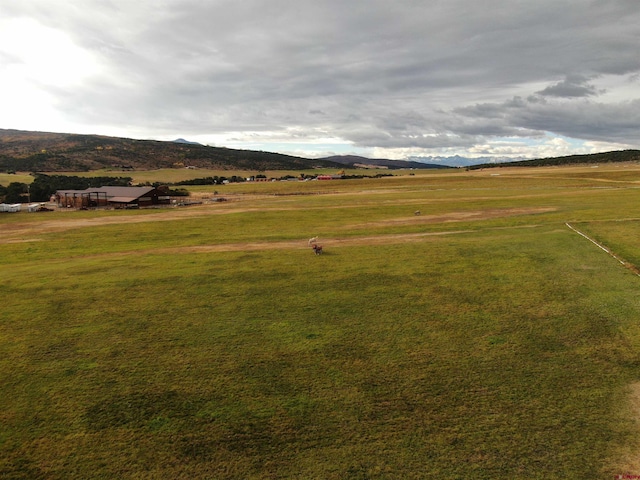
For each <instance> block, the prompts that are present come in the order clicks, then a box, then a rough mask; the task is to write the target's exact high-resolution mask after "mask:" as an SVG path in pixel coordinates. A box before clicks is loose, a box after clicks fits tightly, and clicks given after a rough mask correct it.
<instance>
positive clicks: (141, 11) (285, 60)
mask: <svg viewBox="0 0 640 480" xmlns="http://www.w3.org/2000/svg"><path fill="white" fill-rule="evenodd" d="M0 13H1V14H3V15H5V16H10V17H15V18H18V17H20V16H23V17H25V16H26V17H29V18H34V19H36V20H37V21H39V22H40V23H42V24H43V25H47V26H49V27H51V28H56V29H59V30H61V31H64V32H66V33H67V34H68V35H69V36H70V37H71V38H72V39H73V40H74V42H75V43H76V44H77V45H80V46H82V47H83V48H85V49H87V50H89V51H90V52H92V54H93V55H94V56H95V58H97V59H98V62H99V64H100V65H101V71H100V73H99V74H98V75H95V76H93V77H92V78H91V79H88V80H85V81H84V82H83V83H82V85H80V86H73V88H67V89H65V88H64V87H61V86H56V87H55V88H53V87H51V88H50V89H49V92H50V93H52V94H53V95H54V96H55V98H57V100H58V106H59V108H60V109H62V110H63V111H64V113H65V115H67V117H68V118H70V119H73V120H74V121H76V122H80V123H81V122H85V123H95V124H116V125H117V124H120V125H124V126H126V125H137V126H144V127H145V128H146V129H147V130H148V131H149V132H150V134H151V132H155V133H156V134H163V133H172V132H186V133H187V134H188V133H191V134H193V135H195V134H213V133H224V132H242V131H254V132H256V131H265V132H266V131H271V132H285V131H286V130H287V129H291V128H296V129H299V130H301V131H305V130H306V131H308V132H310V133H309V134H308V135H309V136H310V137H311V136H313V133H311V132H314V131H315V130H317V129H320V130H322V131H323V132H324V133H325V134H327V135H331V136H334V137H338V138H342V139H344V140H346V141H350V142H353V143H354V144H356V145H361V146H367V147H389V148H405V147H406V148H409V147H417V148H426V149H430V148H444V147H460V148H465V147H468V146H472V145H473V144H475V143H477V142H486V141H489V140H490V139H491V138H494V137H504V136H521V137H524V136H536V135H542V134H543V133H544V132H553V133H556V134H560V135H569V136H573V135H575V136H577V138H581V139H585V140H603V141H616V142H622V143H628V144H637V142H638V138H637V133H636V132H637V131H638V128H639V127H640V120H639V119H638V116H637V115H636V114H635V113H634V111H633V109H634V108H635V107H637V98H640V93H639V92H640V88H639V87H638V84H637V81H636V83H635V86H634V89H633V90H632V91H633V92H634V95H635V96H634V97H633V98H628V99H627V100H626V102H625V101H621V100H620V99H615V100H606V99H604V97H603V96H602V94H603V93H604V92H605V91H606V92H609V93H610V92H611V88H610V87H609V85H608V84H607V81H608V79H610V78H611V77H612V76H613V77H620V78H622V77H631V76H632V75H637V74H638V73H639V72H640V55H638V50H637V39H638V38H640V27H639V26H640V9H638V8H637V4H636V3H635V1H623V0H607V1H604V0H564V1H557V0H554V1H551V0H538V1H536V2H532V1H505V0H500V1H498V0H487V1H484V2H477V1H475V0H447V1H444V0H434V1H430V2H423V1H414V0H400V1H396V2H389V1H387V0H369V1H358V0H354V1H352V2H344V1H342V0H315V1H310V0H297V1H292V0H272V1H269V2H267V1H258V0H243V1H237V0H233V1H231V0H217V1H210V2H202V1H195V0H193V1H182V0H181V1H178V0H174V1H168V0H164V1H158V2H147V1H141V2H129V1H124V0H120V1H116V0H113V1H108V0H105V1H97V0H92V1H86V2H65V3H60V2H55V4H54V2H49V1H45V0H41V1H40V0H32V1H29V0H27V1H24V2H13V3H12V4H11V5H6V6H3V7H0ZM594 98H598V99H599V101H598V102H595V101H593V99H594ZM547 100H548V101H547ZM556 100H557V101H556ZM583 115H588V116H589V119H588V120H587V119H585V118H584V117H583ZM618 115H625V120H624V121H622V120H621V119H620V117H618ZM596 119H598V120H596ZM634 129H635V131H634Z"/></svg>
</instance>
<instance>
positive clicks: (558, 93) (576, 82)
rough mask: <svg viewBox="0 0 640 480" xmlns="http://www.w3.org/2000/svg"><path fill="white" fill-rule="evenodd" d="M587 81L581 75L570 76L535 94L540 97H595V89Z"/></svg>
mask: <svg viewBox="0 0 640 480" xmlns="http://www.w3.org/2000/svg"><path fill="white" fill-rule="evenodd" d="M587 82H588V79H587V78H586V77H583V76H581V75H571V76H568V77H567V78H566V79H564V80H563V81H562V82H559V83H556V84H554V85H550V86H548V87H547V88H545V89H544V90H540V91H539V92H537V93H538V94H540V95H542V96H551V97H565V98H571V97H591V96H594V95H597V94H598V92H597V89H596V87H595V86H593V85H592V84H588V83H587Z"/></svg>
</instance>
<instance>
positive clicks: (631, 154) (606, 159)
mask: <svg viewBox="0 0 640 480" xmlns="http://www.w3.org/2000/svg"><path fill="white" fill-rule="evenodd" d="M638 161H640V150H621V151H616V152H606V153H592V154H589V155H569V156H566V157H554V158H540V159H535V160H520V161H516V162H505V163H483V164H480V165H473V166H471V167H469V169H472V170H475V169H480V168H496V167H545V166H557V165H572V164H595V163H614V162H638Z"/></svg>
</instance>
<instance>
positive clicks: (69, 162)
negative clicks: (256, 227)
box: [0, 129, 640, 172]
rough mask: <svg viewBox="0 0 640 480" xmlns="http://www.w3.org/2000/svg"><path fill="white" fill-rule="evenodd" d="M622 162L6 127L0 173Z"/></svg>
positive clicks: (631, 155) (0, 132) (0, 138)
mask: <svg viewBox="0 0 640 480" xmlns="http://www.w3.org/2000/svg"><path fill="white" fill-rule="evenodd" d="M621 161H640V151H638V150H625V151H618V152H607V153H598V154H591V155H572V156H568V157H557V158H548V159H535V160H524V159H509V158H494V157H484V158H466V157H460V156H453V157H413V158H410V159H408V160H390V159H371V158H366V157H361V156H354V155H342V156H330V157H325V158H316V159H308V158H302V157H296V156H292V155H284V154H280V153H271V152H263V151H255V150H236V149H231V148H223V147H211V146H207V145H202V144H200V143H197V142H190V141H188V140H185V139H183V138H179V139H176V140H174V141H157V140H134V139H129V138H119V137H108V136H102V135H82V134H71V133H51V132H31V131H23V130H7V129H0V172H10V171H16V172H17V171H22V172H74V171H75V172H81V171H91V170H101V169H121V170H152V169H159V168H184V167H193V168H207V169H217V170H253V171H264V170H308V169H312V168H336V169H343V168H346V167H356V168H358V167H360V168H386V169H399V168H405V169H435V168H451V167H462V166H464V167H467V168H474V169H475V168H489V167H499V166H505V165H509V166H538V165H560V164H566V163H597V162H621Z"/></svg>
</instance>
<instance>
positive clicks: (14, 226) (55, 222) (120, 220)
mask: <svg viewBox="0 0 640 480" xmlns="http://www.w3.org/2000/svg"><path fill="white" fill-rule="evenodd" d="M260 210H261V209H259V208H256V207H231V206H225V207H224V208H215V206H212V205H203V206H199V207H190V208H185V209H171V210H166V211H159V212H158V213H155V212H154V213H149V214H146V215H123V216H112V217H93V218H86V217H84V218H69V217H71V216H72V215H73V213H74V212H48V213H41V214H29V215H43V216H44V215H47V216H48V217H45V218H43V219H42V221H36V222H34V221H31V219H30V221H28V222H23V223H20V222H18V223H10V224H5V225H2V226H1V227H0V244H7V243H19V242H32V241H39V240H46V239H47V237H50V236H51V235H55V234H60V233H62V232H65V231H68V230H73V229H77V228H91V227H98V226H104V225H128V224H134V223H143V222H166V221H174V220H184V219H189V218H195V217H206V216H211V215H223V214H231V213H243V212H251V211H260ZM268 210H270V211H273V210H274V209H268ZM276 210H278V209H276ZM281 210H286V208H285V209H281ZM553 210H554V209H553V208H547V207H533V208H501V209H488V210H477V211H462V212H450V213H447V214H443V215H411V216H406V217H398V218H392V219H387V220H380V221H374V222H363V223H358V224H353V225H345V226H341V227H340V228H339V229H340V230H348V231H354V230H361V229H365V228H370V227H384V226H389V227H391V226H402V225H421V224H424V225H427V224H431V225H432V224H437V223H451V222H464V221H479V220H487V219H494V218H501V217H512V216H517V215H531V214H537V213H545V212H550V211H553ZM428 235H434V234H433V233H410V234H389V235H376V236H364V237H357V238H356V239H354V238H332V239H322V240H323V241H325V242H326V243H331V244H332V245H341V244H343V245H346V244H360V245H362V244H363V243H368V244H374V243H400V242H411V241H417V240H419V239H420V238H422V237H425V236H428ZM300 243H301V241H299V240H298V241H290V242H258V243H255V242H245V243H236V244H226V245H209V246H205V247H185V248H187V249H191V248H193V249H198V248H200V249H208V251H215V250H217V251H221V250H259V249H272V248H295V247H297V246H299V245H300ZM302 243H304V246H305V247H306V246H307V245H306V241H303V242H302Z"/></svg>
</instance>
